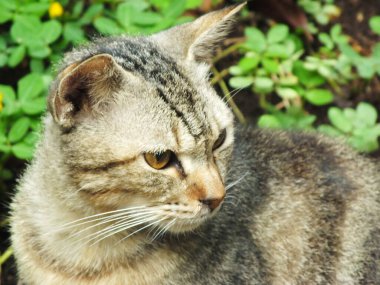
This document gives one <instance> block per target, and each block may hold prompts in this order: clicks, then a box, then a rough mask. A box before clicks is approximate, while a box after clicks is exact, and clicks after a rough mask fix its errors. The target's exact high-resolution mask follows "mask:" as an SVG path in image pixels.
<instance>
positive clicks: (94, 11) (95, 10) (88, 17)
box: [78, 4, 122, 25]
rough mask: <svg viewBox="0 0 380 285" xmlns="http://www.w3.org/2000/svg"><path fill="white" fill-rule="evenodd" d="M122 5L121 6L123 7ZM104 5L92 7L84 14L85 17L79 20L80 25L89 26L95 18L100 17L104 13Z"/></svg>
mask: <svg viewBox="0 0 380 285" xmlns="http://www.w3.org/2000/svg"><path fill="white" fill-rule="evenodd" d="M121 5H122V4H120V5H119V6H121ZM103 8H104V7H103V4H93V5H90V6H89V8H88V9H87V10H86V12H85V13H84V14H83V16H82V17H81V18H80V19H79V21H78V24H79V25H88V24H90V23H91V22H92V21H93V20H94V19H95V17H97V16H99V15H100V14H101V13H102V11H103Z"/></svg>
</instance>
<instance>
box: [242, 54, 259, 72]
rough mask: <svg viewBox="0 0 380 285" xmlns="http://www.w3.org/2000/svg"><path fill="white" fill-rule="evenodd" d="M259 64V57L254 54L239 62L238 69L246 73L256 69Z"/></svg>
mask: <svg viewBox="0 0 380 285" xmlns="http://www.w3.org/2000/svg"><path fill="white" fill-rule="evenodd" d="M259 62H260V57H259V56H258V55H256V54H250V55H248V54H247V55H246V56H245V57H243V58H242V59H241V60H240V61H239V64H238V66H239V68H240V69H241V71H242V72H243V73H245V72H248V71H250V70H252V69H254V68H256V67H257V65H258V64H259Z"/></svg>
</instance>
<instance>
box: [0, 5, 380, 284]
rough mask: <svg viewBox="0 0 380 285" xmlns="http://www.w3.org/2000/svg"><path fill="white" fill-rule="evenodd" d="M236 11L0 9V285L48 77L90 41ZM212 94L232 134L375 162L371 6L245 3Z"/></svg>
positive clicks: (379, 32) (377, 106)
mask: <svg viewBox="0 0 380 285" xmlns="http://www.w3.org/2000/svg"><path fill="white" fill-rule="evenodd" d="M239 2H242V1H232V0H231V1H223V0H129V1H128V0H126V1H122V0H119V1H116V0H108V1H107V0H99V1H90V0H79V1H70V0H62V1H50V0H0V266H1V267H0V275H1V280H0V281H1V282H0V284H6V285H8V284H9V285H10V284H16V283H17V280H16V277H15V268H14V261H13V258H12V248H11V247H10V246H9V234H8V232H7V223H8V220H7V211H8V204H9V201H10V198H11V196H12V193H14V186H15V184H16V181H17V178H18V177H19V176H20V174H21V173H22V171H23V169H24V168H25V166H26V164H27V161H28V160H30V159H31V158H32V157H33V150H34V146H35V143H36V142H37V140H38V136H39V133H40V129H41V125H40V117H41V115H43V113H44V112H45V110H46V96H47V92H48V87H49V84H50V82H51V81H52V79H53V78H54V76H55V66H56V64H57V62H59V60H60V59H61V58H62V55H63V54H64V53H65V52H66V51H69V50H70V49H71V48H72V47H75V46H77V45H79V44H83V43H86V42H88V41H90V40H91V39H92V38H94V37H99V36H108V35H120V34H130V35H142V34H151V33H154V32H157V31H160V30H163V29H167V28H170V27H172V26H174V25H178V24H181V23H185V22H187V21H191V20H193V19H194V18H196V17H199V16H200V15H202V14H204V13H207V12H209V11H212V10H215V9H218V8H222V7H225V6H227V5H233V4H237V3H239ZM239 17H240V20H239V21H237V23H236V29H235V30H234V31H233V32H232V33H231V37H229V38H228V39H227V40H225V41H224V42H223V44H222V45H221V46H220V48H219V50H218V52H217V53H216V55H215V58H214V65H213V68H212V73H213V75H212V77H211V83H212V84H213V85H214V86H215V88H216V89H217V90H218V92H219V94H220V96H222V97H224V98H225V100H226V101H227V102H228V104H229V105H230V107H231V108H232V110H233V111H234V114H235V116H236V121H237V122H238V123H239V124H254V125H257V126H258V127H260V128H280V129H291V130H306V131H310V132H322V133H325V134H327V135H329V136H333V137H342V138H344V139H345V140H346V141H347V143H348V144H350V145H351V146H352V147H353V148H354V149H356V150H357V151H359V152H362V153H363V154H364V155H368V156H371V157H373V159H379V158H380V151H379V137H380V124H379V119H378V113H379V110H380V0H366V1H363V0H362V1H360V0H335V1H334V0H252V1H249V2H248V5H247V7H246V8H245V9H244V10H243V11H242V12H241V14H240V16H239Z"/></svg>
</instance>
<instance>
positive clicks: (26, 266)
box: [11, 6, 380, 285]
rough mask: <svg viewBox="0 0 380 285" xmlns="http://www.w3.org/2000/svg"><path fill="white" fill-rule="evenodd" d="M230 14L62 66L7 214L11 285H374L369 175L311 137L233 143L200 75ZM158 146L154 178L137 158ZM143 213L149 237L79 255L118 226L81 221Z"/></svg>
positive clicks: (74, 55) (247, 137)
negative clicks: (163, 163)
mask: <svg viewBox="0 0 380 285" xmlns="http://www.w3.org/2000/svg"><path fill="white" fill-rule="evenodd" d="M240 9H241V6H237V7H231V8H227V9H224V10H220V11H217V12H213V13H210V14H207V15H206V16H203V17H201V18H199V19H198V20H196V21H195V22H193V23H190V24H185V25H182V26H178V27H175V28H173V29H171V30H168V31H164V32H162V33H159V34H156V35H153V36H149V37H137V38H131V37H118V38H106V39H100V40H97V41H95V42H94V43H92V44H89V45H87V46H84V47H80V48H78V49H76V50H74V51H72V52H71V53H69V54H67V55H66V57H65V59H64V60H63V63H62V65H61V68H60V71H59V74H58V76H57V79H56V80H55V81H54V82H53V84H52V86H51V90H50V95H49V112H48V114H47V115H46V116H45V118H44V132H43V135H42V137H41V141H40V143H39V145H38V147H37V150H36V153H35V157H34V159H33V161H32V162H31V164H30V166H29V167H28V169H27V171H26V172H25V174H24V176H23V177H22V178H21V180H20V183H19V186H18V189H17V190H18V191H17V193H16V195H15V197H14V200H13V203H12V212H11V233H12V243H13V247H14V251H15V257H16V260H17V266H18V271H19V276H20V279H21V280H22V282H24V283H25V284H29V285H37V284H38V285H41V284H46V285H49V284H60V285H61V284H62V285H65V284H70V285H72V284H81V285H87V284H88V285H89V284H91V285H93V284H95V285H96V284H107V285H120V284H169V285H174V284H181V285H186V284H189V285H190V284H191V285H192V284H279V285H280V284H281V285H282V284H380V272H379V271H380V264H379V263H380V227H379V222H380V198H379V197H380V178H379V166H378V165H376V164H374V162H373V161H371V160H369V159H367V158H365V157H362V156H360V155H358V154H356V153H355V152H353V151H352V150H351V149H349V148H348V147H346V146H345V145H344V144H342V143H341V142H336V141H332V140H330V139H327V138H325V137H322V136H319V135H315V134H307V133H296V132H279V131H259V130H254V129H239V130H238V131H237V132H236V134H235V138H234V129H233V116H232V113H231V112H230V110H229V109H228V107H227V106H226V104H225V102H224V101H223V100H221V99H220V98H219V97H218V96H217V95H216V93H215V91H214V90H213V89H212V88H211V87H210V84H209V82H208V72H209V71H208V70H209V62H210V60H211V56H212V54H213V52H214V51H215V48H216V46H217V45H218V43H219V41H220V40H221V39H222V38H223V37H224V36H225V35H226V32H227V31H228V27H229V26H230V24H231V22H232V20H233V16H234V14H236V13H237V12H238V11H239V10H240ZM223 129H226V130H227V137H226V140H225V142H224V143H223V144H222V146H220V147H219V148H217V149H215V150H213V145H214V142H215V141H216V140H217V138H218V136H219V135H220V133H221V132H222V130H223ZM234 141H235V143H234ZM233 143H234V144H235V146H234V150H233V148H232V145H233ZM168 149H169V150H171V151H173V152H174V153H175V154H176V156H177V158H178V160H177V161H175V162H173V163H172V164H171V165H170V167H167V168H164V169H162V170H155V169H153V168H151V167H150V166H149V165H148V164H147V163H146V162H145V160H144V158H143V154H144V153H145V152H160V151H165V150H168ZM225 189H227V191H226V190H225ZM225 196H226V197H225ZM224 197H225V198H224ZM223 199H224V203H223V204H221V205H219V201H222V200H223ZM204 201H212V202H215V201H217V202H218V203H217V204H216V205H219V206H218V207H217V208H216V209H215V210H214V211H212V209H211V208H210V205H211V204H212V203H205V202H204ZM214 204H215V203H214ZM142 206H143V207H145V208H147V209H150V211H153V212H154V214H152V215H154V217H153V221H158V220H159V218H162V219H163V220H162V221H161V220H160V221H158V222H157V223H156V224H155V225H156V226H157V227H155V226H150V227H146V228H143V227H144V226H145V225H146V224H147V223H148V222H146V223H142V224H139V225H136V226H135V227H132V228H126V229H124V228H122V231H120V232H117V233H114V234H112V235H110V236H109V237H107V238H104V239H103V240H98V242H96V243H94V244H88V243H86V240H87V239H89V238H90V237H92V236H95V238H99V236H98V233H99V231H102V230H104V229H108V228H107V227H109V226H112V225H113V224H112V223H116V222H115V221H110V222H107V223H103V224H98V223H97V222H96V221H95V218H94V217H104V216H101V215H102V214H104V213H107V214H106V215H110V216H112V212H111V211H115V210H120V211H124V210H125V209H130V210H129V211H131V212H128V213H132V212H133V211H134V209H135V208H136V207H137V208H138V207H142ZM145 208H144V209H145ZM121 213H123V212H121ZM94 215H98V216H94ZM99 215H100V216H99ZM128 215H129V214H128ZM131 215H132V214H131ZM86 217H91V218H88V219H90V220H88V221H90V222H89V223H87V224H85V223H83V224H80V221H81V219H86ZM106 217H107V216H106ZM123 217H124V216H123ZM129 218H130V217H129V216H126V217H125V219H129ZM75 221H76V222H75ZM82 221H83V220H82ZM85 221H86V220H85ZM122 222H123V221H122ZM170 222H171V224H170ZM69 223H74V224H71V225H74V226H71V227H70V226H67V225H70V224H69ZM165 227H167V228H165ZM136 229H141V231H139V232H136V233H135V234H133V235H131V236H130V237H128V238H126V239H123V238H125V237H126V236H128V235H129V234H131V233H133V232H134V231H135V230H136ZM161 229H162V231H163V232H164V231H166V234H165V235H160V234H159V235H158V236H157V237H155V238H153V239H152V238H151V237H152V233H153V234H154V233H155V231H157V230H161ZM158 233H160V232H158ZM78 240H79V241H78Z"/></svg>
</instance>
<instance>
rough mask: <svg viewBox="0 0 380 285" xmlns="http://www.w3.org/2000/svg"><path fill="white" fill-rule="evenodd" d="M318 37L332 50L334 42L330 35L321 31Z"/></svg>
mask: <svg viewBox="0 0 380 285" xmlns="http://www.w3.org/2000/svg"><path fill="white" fill-rule="evenodd" d="M318 39H319V41H320V42H321V43H323V44H324V45H325V47H326V48H328V49H329V50H332V49H333V48H334V42H333V41H332V40H331V38H330V36H329V35H328V34H326V33H321V34H319V35H318Z"/></svg>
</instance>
